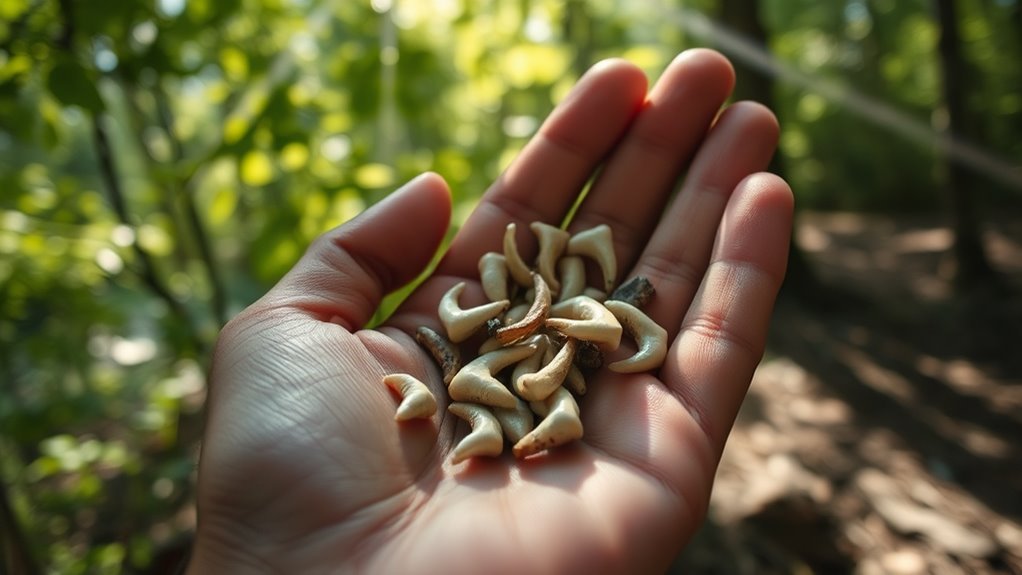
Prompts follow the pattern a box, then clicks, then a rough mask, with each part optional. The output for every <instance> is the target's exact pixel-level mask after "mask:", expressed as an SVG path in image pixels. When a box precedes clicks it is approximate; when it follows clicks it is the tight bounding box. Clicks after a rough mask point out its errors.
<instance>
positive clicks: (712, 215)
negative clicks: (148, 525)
mask: <svg viewBox="0 0 1022 575" xmlns="http://www.w3.org/2000/svg"><path fill="white" fill-rule="evenodd" d="M733 83H734V73H733V71H732V68H731V66H730V64H729V63H728V62H727V61H726V60H725V59H724V58H723V57H722V56H720V55H719V54H716V53H714V52H711V51H709V50H692V51H688V52H685V53H684V54H682V55H680V56H679V57H678V58H677V59H676V60H675V61H674V62H672V63H671V65H670V66H669V67H668V68H667V69H666V70H665V71H664V73H663V74H662V75H661V76H660V78H659V80H658V81H657V82H656V83H655V85H654V86H653V87H652V88H651V89H649V90H648V91H647V79H646V77H645V75H644V74H643V73H642V72H641V71H640V70H639V69H638V68H636V67H635V66H633V65H631V64H629V63H627V62H624V61H620V60H612V61H607V62H603V63H601V64H599V65H597V66H595V67H594V68H593V69H592V70H591V71H590V72H589V73H588V74H586V75H585V76H584V77H583V78H582V79H581V80H580V81H579V82H578V85H577V86H576V88H575V89H574V91H573V92H572V93H571V95H570V96H568V97H567V98H566V99H565V100H564V101H563V102H561V103H560V104H559V105H558V106H557V108H556V109H555V110H554V112H553V113H552V114H551V115H550V117H549V118H548V119H547V120H546V121H545V122H544V124H543V126H542V127H541V129H540V131H539V133H538V134H537V135H536V136H535V137H534V138H533V139H532V140H531V142H530V143H529V144H528V145H527V146H526V147H525V149H524V150H523V151H522V153H521V154H520V155H519V157H518V158H517V160H516V161H515V162H514V163H513V164H512V165H511V166H510V167H509V168H508V169H507V170H506V172H505V173H504V174H503V175H502V176H501V177H500V178H499V179H498V180H497V181H496V182H495V183H494V184H493V186H492V187H491V188H490V189H489V190H488V191H487V192H486V194H485V195H484V197H483V198H482V200H481V202H480V204H479V206H478V208H477V209H476V210H475V212H474V213H473V214H472V215H471V217H470V218H469V220H468V221H467V222H466V223H465V225H464V226H463V227H462V228H461V230H460V231H459V233H458V235H457V236H456V237H455V239H454V240H453V242H452V244H451V246H450V249H449V251H448V252H447V253H446V255H445V256H444V258H443V260H442V261H441V263H440V264H439V266H438V267H437V269H436V271H435V272H434V273H433V274H432V275H431V276H430V277H429V278H428V279H426V280H425V282H424V283H423V284H422V285H421V287H419V288H418V289H417V290H416V291H415V292H414V293H413V294H412V296H411V297H410V298H409V299H408V300H407V301H406V302H405V303H404V304H403V305H402V306H401V307H400V308H399V310H398V311H397V312H396V313H395V314H394V315H393V317H392V318H391V319H390V320H388V321H387V322H386V324H385V325H383V326H382V327H379V328H377V329H374V330H367V329H365V325H366V322H367V321H368V320H369V319H370V317H371V316H372V314H373V312H374V310H375V309H376V307H377V305H378V304H379V302H380V300H381V298H382V297H383V296H384V295H385V294H387V293H388V292H390V291H392V290H394V289H396V288H398V287H400V286H401V285H402V284H405V283H407V282H408V281H410V280H412V279H413V278H415V277H416V276H417V275H418V274H419V273H420V272H421V271H422V270H423V269H424V267H425V266H426V265H427V264H428V262H429V260H430V258H431V257H432V256H433V255H434V253H435V250H436V249H437V248H438V246H439V244H440V241H441V239H442V237H443V235H444V233H445V231H446V230H447V228H448V225H449V219H450V210H451V199H450V193H449V191H448V188H447V186H446V184H445V183H444V182H443V180H442V179H441V178H440V177H439V176H437V175H434V174H425V175H423V176H420V177H418V178H416V179H414V180H413V181H411V182H410V183H408V184H407V185H405V186H404V187H402V188H401V189H400V190H398V191H397V192H396V193H394V194H392V195H390V196H388V198H387V199H385V200H384V201H382V202H381V203H379V204H377V205H376V206H374V207H373V208H371V209H369V210H367V211H366V212H365V213H363V214H362V215H360V216H359V217H357V218H356V219H354V220H352V221H351V222H349V223H347V224H345V225H342V226H340V227H339V228H337V229H334V230H332V231H330V232H327V233H326V234H324V235H323V236H322V237H321V238H319V239H318V240H317V241H316V242H314V243H313V245H312V246H311V247H310V248H309V250H308V251H307V253H306V254H305V256H304V257H303V258H302V259H301V260H300V261H299V262H298V263H297V264H296V265H295V267H294V268H293V269H292V270H291V271H290V272H289V273H288V274H287V275H286V276H285V277H284V278H283V279H282V280H281V281H280V283H279V284H278V285H276V286H275V287H274V288H273V289H272V290H271V291H270V292H268V293H267V294H266V295H265V296H264V297H263V298H261V299H260V300H259V301H257V302H256V303H255V304H253V305H252V306H251V307H249V308H248V309H246V310H245V311H244V312H242V313H241V314H240V315H239V316H238V317H236V318H235V319H234V320H232V321H231V322H230V323H229V324H228V325H227V326H226V327H225V328H224V330H223V333H222V334H221V337H220V340H219V343H218V346H217V350H216V354H215V357H214V361H213V369H212V373H211V388H210V396H209V404H208V407H209V419H208V426H207V429H206V436H205V441H204V443H203V450H202V456H201V460H200V467H199V486H198V489H199V491H198V530H197V535H196V542H195V547H194V551H193V556H192V559H191V562H190V564H189V571H190V572H191V573H344V572H366V573H420V572H430V573H481V572H486V573H502V572H507V573H624V572H628V573H644V572H648V573H660V572H663V570H664V569H665V568H666V566H667V565H669V564H670V562H671V560H672V559H673V558H674V557H675V556H676V554H677V553H678V552H679V550H680V549H682V548H683V546H684V545H685V543H686V542H687V541H688V540H689V538H690V537H691V536H692V534H693V533H694V531H695V530H696V529H697V528H698V526H699V524H700V522H701V521H702V519H703V516H704V514H705V512H706V508H707V504H708V499H709V494H710V488H711V485H712V481H713V474H714V471H715V469H716V465H717V462H718V460H719V458H720V454H721V451H722V450H723V447H724V442H725V440H726V438H727V435H728V432H729V431H730V429H731V426H732V424H733V422H734V418H735V415H736V413H737V411H738V408H739V405H740V403H741V401H742V398H743V397H744V395H745V392H746V390H747V388H748V385H749V382H750V380H751V378H752V375H753V371H754V370H755V368H756V365H757V363H758V362H759V360H760V358H761V357H762V353H763V350H764V345H765V339H766V331H767V323H768V320H769V317H770V313H771V309H772V306H773V303H774V299H775V297H776V294H777V290H778V288H779V286H780V283H781V280H782V278H783V275H784V269H785V263H786V258H787V246H788V238H789V236H790V231H791V211H792V195H791V191H790V190H789V188H788V186H787V185H786V184H785V182H784V181H783V180H781V179H780V178H778V177H776V176H773V175H770V174H766V173H763V172H762V170H765V169H766V167H767V164H768V162H769V160H770V157H771V155H772V154H773V152H774V148H775V146H776V142H777V136H778V127H777V122H776V120H775V118H774V116H773V115H772V114H771V113H770V112H769V111H768V110H767V109H765V108H763V107H762V106H760V105H758V104H753V103H748V102H745V103H736V104H732V105H730V106H725V100H726V99H727V97H728V95H729V94H730V91H731V89H732V87H733ZM597 170H598V171H599V175H598V178H597V180H596V182H595V184H594V185H593V187H592V189H591V191H590V194H589V196H588V197H587V198H586V200H585V202H584V203H583V204H582V206H581V208H580V209H579V211H578V213H577V215H576V217H575V219H574V220H573V222H572V224H571V225H570V228H569V230H571V231H577V230H583V229H588V228H591V227H593V226H596V225H598V224H603V223H606V224H608V225H610V226H611V228H612V229H613V233H614V239H615V244H616V255H617V259H618V262H619V266H618V269H619V270H620V272H619V276H618V278H617V279H618V281H619V282H620V281H623V280H625V279H628V278H629V277H631V276H633V275H637V274H641V275H645V276H647V277H648V278H649V279H650V280H651V281H652V282H653V284H654V285H655V286H656V290H657V293H656V296H655V297H654V298H653V299H652V301H651V302H650V304H649V305H648V306H647V308H646V309H645V311H646V313H648V314H649V315H650V317H652V318H653V319H654V320H655V321H656V322H657V323H658V324H660V325H661V326H663V327H664V328H666V330H667V332H668V341H669V342H670V348H669V351H668V354H667V357H666V359H665V362H664V365H663V366H662V368H660V369H659V370H657V371H655V372H647V373H640V374H628V375H622V374H616V373H613V372H610V371H609V370H606V369H604V370H602V371H601V372H599V375H598V376H596V377H594V378H591V379H590V380H589V381H588V387H589V392H588V394H587V395H586V396H585V397H584V398H583V399H582V400H581V401H580V402H579V407H580V411H581V414H582V420H583V423H584V426H585V436H584V438H583V439H582V440H581V441H579V442H576V443H575V444H573V445H571V446H568V447H562V448H558V449H556V450H553V451H550V452H547V453H544V454H540V455H538V456H534V457H532V458H530V459H526V460H524V461H521V460H516V459H514V457H513V456H512V455H511V454H510V449H506V450H505V453H504V454H503V455H502V456H501V457H499V458H495V459H490V458H487V459H476V460H471V461H467V462H462V463H459V464H457V465H455V464H452V463H451V461H450V453H451V451H452V449H453V448H454V445H455V444H456V441H457V440H458V439H460V438H461V437H464V436H465V434H466V433H467V432H468V426H467V424H466V423H464V422H463V421H461V420H460V419H458V418H456V417H454V416H452V415H450V414H449V413H447V411H446V406H447V403H448V401H447V399H446V397H445V395H444V393H443V383H442V381H441V374H440V371H439V369H438V368H437V367H436V366H435V364H434V363H433V360H432V358H431V357H430V356H429V355H428V354H427V353H426V352H425V351H423V349H422V348H421V347H419V346H418V344H416V342H415V339H414V333H415V329H416V328H417V327H418V326H420V325H427V326H429V327H431V328H432V329H434V330H438V331H439V330H440V329H441V326H440V324H439V321H438V319H437V315H436V310H437V303H438V302H439V300H440V298H441V297H442V295H443V294H444V292H446V291H447V290H448V289H449V288H450V287H451V286H452V285H454V284H455V283H457V282H459V281H466V282H468V284H469V285H468V287H467V288H466V290H465V294H464V296H463V297H464V298H465V301H466V302H467V303H466V305H476V304H478V303H482V302H483V301H484V298H483V296H482V290H481V288H480V286H479V281H478V262H479V258H480V257H481V256H482V255H483V254H484V253H485V252H487V251H497V252H499V251H501V246H502V239H503V235H504V230H505V227H506V225H507V224H508V223H509V222H515V223H516V224H517V227H518V229H519V230H528V229H529V224H530V223H532V222H534V221H541V222H546V223H551V224H554V225H556V224H559V223H560V222H561V221H562V219H563V218H564V216H565V214H566V213H567V211H568V210H569V208H570V206H571V205H572V203H573V201H574V199H575V197H576V195H577V194H578V192H579V190H581V189H582V188H583V186H584V184H585V182H586V181H587V180H588V179H589V178H590V177H592V176H593V175H594V173H596V172H597ZM682 175H684V180H683V181H682V183H681V186H680V191H679V192H678V193H677V195H672V190H674V189H677V181H678V179H679V177H681V176H682ZM518 237H519V242H520V245H521V249H522V254H523V256H525V257H527V258H528V257H531V256H532V255H534V254H535V249H536V246H535V240H534V238H532V239H530V238H528V237H527V234H524V233H523V234H519V236H518ZM527 240H529V241H531V242H532V243H531V244H530V243H529V241H527ZM627 345H628V343H627V342H626V343H623V344H622V348H621V350H619V352H617V355H614V356H613V357H612V358H611V360H617V359H622V358H625V357H627V356H628V355H630V354H631V353H632V352H633V351H634V348H632V349H628V348H627ZM389 373H409V374H412V375H414V376H416V377H418V378H419V379H421V380H422V381H424V382H425V383H426V384H427V385H429V386H430V388H431V389H432V390H433V392H434V394H435V395H436V396H437V398H438V400H439V404H440V405H439V408H438V411H437V413H436V414H435V415H434V416H433V417H432V418H431V419H428V420H417V421H409V422H396V421H394V411H395V409H396V406H397V399H396V398H395V396H394V394H393V393H391V392H390V390H389V389H387V387H386V386H385V385H383V384H382V383H381V381H382V378H383V377H384V375H386V374H389Z"/></svg>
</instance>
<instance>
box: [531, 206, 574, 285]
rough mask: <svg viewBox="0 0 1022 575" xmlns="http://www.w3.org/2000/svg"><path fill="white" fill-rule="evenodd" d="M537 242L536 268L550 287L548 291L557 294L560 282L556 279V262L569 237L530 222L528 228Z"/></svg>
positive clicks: (558, 230)
mask: <svg viewBox="0 0 1022 575" xmlns="http://www.w3.org/2000/svg"><path fill="white" fill-rule="evenodd" d="M529 228H531V229H532V231H533V233H535V234H536V239H537V240H538V241H539V254H537V255H536V268H538V269H539V273H540V275H542V276H543V279H544V280H546V283H547V284H548V285H549V286H550V291H552V292H554V293H557V292H558V291H560V289H561V282H560V280H558V279H557V269H556V268H557V260H558V258H560V257H561V254H562V253H563V252H564V248H565V247H566V246H567V245H568V238H570V237H571V234H569V233H568V232H567V231H565V230H562V229H561V228H559V227H557V226H551V225H550V224H545V223H543V222H532V224H531V225H530V226H529Z"/></svg>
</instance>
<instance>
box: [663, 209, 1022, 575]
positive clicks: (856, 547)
mask: <svg viewBox="0 0 1022 575" xmlns="http://www.w3.org/2000/svg"><path fill="white" fill-rule="evenodd" d="M1015 220H1019V218H1015ZM796 237H797V241H798V243H799V245H800V246H801V247H802V248H803V249H804V251H805V253H806V255H807V256H808V258H809V261H810V263H811V264H812V267H813V269H814V270H815V272H816V273H817V275H818V279H819V280H820V282H821V284H822V286H823V287H821V288H820V289H819V292H818V293H815V294H814V293H808V294H803V296H802V297H796V296H793V295H792V294H791V293H787V294H785V296H784V297H783V298H782V300H781V301H780V302H779V304H778V306H777V309H776V311H775V315H774V321H773V324H772V330H771V337H770V340H769V345H768V351H767V355H766V357H765V359H764V361H763V363H762V364H761V366H760V368H759V370H758V371H757V374H756V377H755V379H754V380H753V383H752V386H751V389H750V393H749V397H748V399H747V400H746V402H745V404H744V405H743V408H742V411H741V413H740V415H739V417H738V421H737V423H736V426H735V430H734V432H733V433H732V435H731V437H730V439H729V442H728V445H727V448H726V450H725V453H724V456H723V459H722V461H721V465H720V468H719V471H718V477H717V482H716V484H715V488H714V493H713V497H712V501H711V505H710V510H709V516H708V518H707V521H706V523H705V525H704V527H703V528H702V529H701V530H700V531H699V533H698V534H697V535H696V537H695V538H694V539H693V541H692V543H691V544H690V545H689V546H688V548H687V549H686V550H685V551H684V552H683V553H682V555H681V556H680V557H679V558H678V559H677V561H676V562H675V564H674V566H672V569H671V571H670V573H701V574H704V573H711V574H712V573H728V574H745V573H748V574H752V573H755V574H769V573H860V574H873V573H895V574H915V573H978V574H981V573H1022V448H1020V444H1022V297H1020V295H1022V221H1010V220H1009V219H1007V218H1005V220H1004V221H1003V222H999V223H998V222H993V223H991V224H990V227H989V229H987V230H986V233H985V237H984V240H985V243H986V245H987V247H988V249H989V255H990V258H991V261H992V263H993V265H994V267H996V268H997V269H998V270H999V271H1000V272H1001V274H1002V275H1003V277H1002V280H1003V281H1002V282H1001V283H1000V287H998V288H994V289H991V288H986V289H979V290H973V291H972V292H971V293H969V294H968V295H965V296H959V297H955V296H954V291H955V290H954V288H953V285H952V282H951V277H952V275H953V269H952V268H951V266H950V260H949V256H948V255H947V254H948V249H949V248H950V246H951V241H952V236H951V232H950V229H949V228H948V227H947V226H946V225H944V224H943V222H941V221H939V220H938V219H937V218H927V217H920V218H916V217H912V218H905V217H899V218H891V217H886V216H864V215H852V214H805V215H803V216H801V219H800V220H799V221H798V233H797V236H796ZM807 296H808V297H807Z"/></svg>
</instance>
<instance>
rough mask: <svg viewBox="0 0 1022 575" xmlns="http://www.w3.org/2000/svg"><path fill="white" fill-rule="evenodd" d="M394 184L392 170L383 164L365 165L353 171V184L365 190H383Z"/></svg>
mask: <svg viewBox="0 0 1022 575" xmlns="http://www.w3.org/2000/svg"><path fill="white" fill-rule="evenodd" d="M393 182H394V169H393V168H391V167H390V166H387V165H385V164H365V165H362V166H359V167H358V169H357V170H355V183H356V184H358V185H359V187H362V188H365V189H376V188H385V187H387V186H390V185H391V184H393Z"/></svg>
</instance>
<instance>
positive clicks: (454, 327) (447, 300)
mask: <svg viewBox="0 0 1022 575" xmlns="http://www.w3.org/2000/svg"><path fill="white" fill-rule="evenodd" d="M463 291H465V282H458V283H456V284H454V285H453V286H452V287H451V289H449V290H447V293H445V294H444V296H443V297H442V298H440V306H439V309H438V310H437V311H438V314H439V316H440V323H442V324H444V329H445V330H447V337H448V338H450V340H451V341H453V342H454V343H460V342H462V341H465V340H466V339H468V338H470V337H472V335H473V334H474V333H475V332H476V331H478V330H479V328H481V327H483V326H484V325H485V324H486V322H487V321H489V320H491V319H493V318H495V317H497V316H498V315H500V314H501V313H503V311H504V310H506V309H507V308H508V305H510V303H511V302H510V301H508V300H502V301H495V302H490V303H486V304H483V305H480V306H476V307H473V308H469V309H462V308H461V306H460V304H459V303H458V299H459V298H460V297H461V293H462V292H463Z"/></svg>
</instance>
